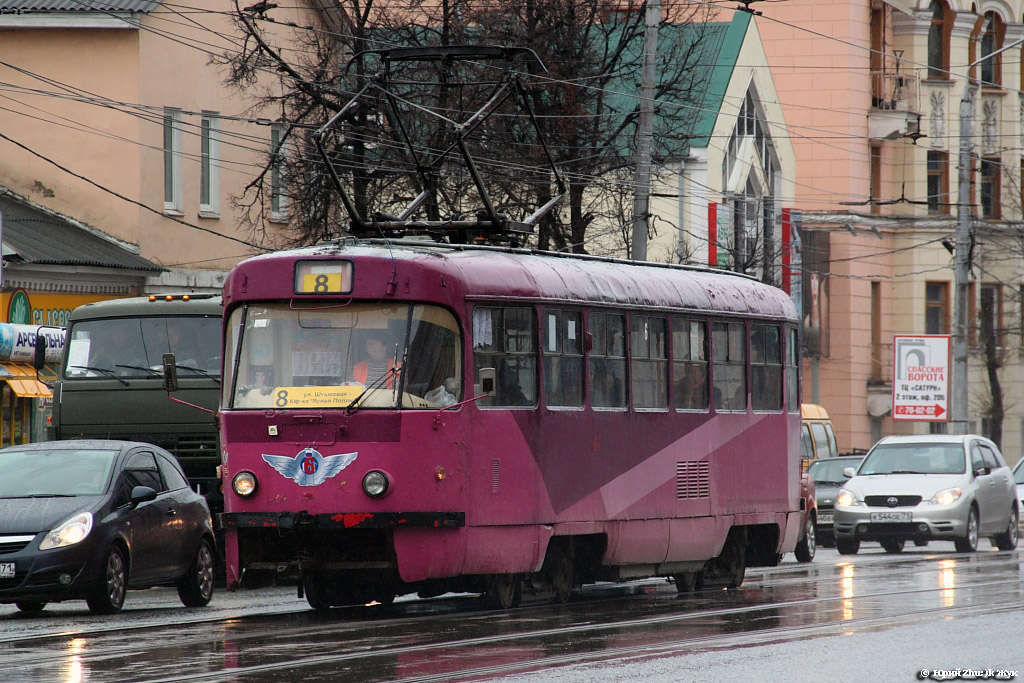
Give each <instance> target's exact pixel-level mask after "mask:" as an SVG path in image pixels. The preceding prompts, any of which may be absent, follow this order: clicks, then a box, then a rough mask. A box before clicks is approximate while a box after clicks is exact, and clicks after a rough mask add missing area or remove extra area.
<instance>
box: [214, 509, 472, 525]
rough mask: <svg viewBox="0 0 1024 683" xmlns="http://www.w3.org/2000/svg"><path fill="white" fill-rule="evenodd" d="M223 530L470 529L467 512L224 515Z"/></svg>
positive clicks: (220, 517) (219, 517) (220, 522)
mask: <svg viewBox="0 0 1024 683" xmlns="http://www.w3.org/2000/svg"><path fill="white" fill-rule="evenodd" d="M217 525H218V527H219V528H221V529H253V528H256V529H295V528H315V529H390V528H395V527H417V528H424V527H426V528H435V529H451V528H457V527H463V526H466V513H465V512H338V513H326V514H317V515H311V514H309V513H307V512H304V511H300V512H294V513H292V512H280V513H279V512H224V513H221V514H219V515H217Z"/></svg>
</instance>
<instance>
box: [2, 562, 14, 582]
mask: <svg viewBox="0 0 1024 683" xmlns="http://www.w3.org/2000/svg"><path fill="white" fill-rule="evenodd" d="M13 578H14V563H13V562H0V579H13Z"/></svg>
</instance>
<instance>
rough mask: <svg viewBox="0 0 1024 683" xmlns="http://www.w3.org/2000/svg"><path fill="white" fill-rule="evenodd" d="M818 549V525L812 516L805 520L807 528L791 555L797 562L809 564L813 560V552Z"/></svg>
mask: <svg viewBox="0 0 1024 683" xmlns="http://www.w3.org/2000/svg"><path fill="white" fill-rule="evenodd" d="M817 548H818V523H817V522H816V521H814V516H813V515H812V516H810V517H808V518H807V528H806V529H805V530H804V537H803V539H802V540H801V541H800V542H799V543H797V544H796V548H795V549H794V551H793V554H794V555H796V560H797V562H810V561H811V560H813V559H814V551H815V550H817Z"/></svg>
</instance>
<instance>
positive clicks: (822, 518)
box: [818, 512, 832, 524]
mask: <svg viewBox="0 0 1024 683" xmlns="http://www.w3.org/2000/svg"><path fill="white" fill-rule="evenodd" d="M831 523H832V513H831V512H819V513H818V524H831Z"/></svg>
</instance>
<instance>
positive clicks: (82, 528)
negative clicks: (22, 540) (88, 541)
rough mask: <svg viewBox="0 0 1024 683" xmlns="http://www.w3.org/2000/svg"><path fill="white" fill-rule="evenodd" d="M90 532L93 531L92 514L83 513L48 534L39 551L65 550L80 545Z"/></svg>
mask: <svg viewBox="0 0 1024 683" xmlns="http://www.w3.org/2000/svg"><path fill="white" fill-rule="evenodd" d="M90 531H92V513H91V512H81V513H79V514H77V515H75V516H74V517H72V518H71V519H69V520H67V521H66V522H64V523H63V524H61V525H59V526H58V527H57V528H56V529H54V530H53V531H51V532H50V533H48V534H46V538H44V539H43V542H42V543H40V544H39V549H40V550H49V549H51V548H65V547H67V546H69V545H74V544H76V543H80V542H81V541H82V540H83V539H84V538H85V537H86V536H88V535H89V532H90Z"/></svg>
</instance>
